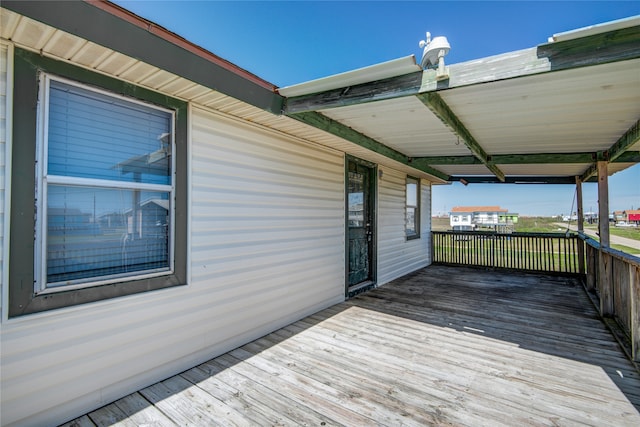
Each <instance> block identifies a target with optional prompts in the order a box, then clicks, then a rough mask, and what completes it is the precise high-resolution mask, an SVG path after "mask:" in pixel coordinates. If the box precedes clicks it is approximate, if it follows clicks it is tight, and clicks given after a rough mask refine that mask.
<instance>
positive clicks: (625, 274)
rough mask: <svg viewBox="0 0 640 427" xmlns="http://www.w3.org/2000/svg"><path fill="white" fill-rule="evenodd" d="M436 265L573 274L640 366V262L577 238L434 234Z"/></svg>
mask: <svg viewBox="0 0 640 427" xmlns="http://www.w3.org/2000/svg"><path fill="white" fill-rule="evenodd" d="M431 234H432V239H431V254H432V260H433V263H434V264H447V265H465V266H479V267H487V268H505V269H514V270H524V271H538V272H544V273H569V274H576V275H579V276H580V277H582V278H583V279H584V283H585V288H586V289H587V291H588V292H589V294H590V295H591V296H592V297H593V299H594V300H595V304H596V306H597V307H598V309H599V311H600V314H601V315H602V317H604V318H609V319H613V320H615V324H616V325H618V326H619V329H621V332H622V335H623V337H622V340H623V341H627V342H623V347H625V349H627V350H629V351H630V354H629V356H630V357H631V358H632V359H633V360H634V361H636V362H640V259H639V258H637V257H634V256H632V255H629V254H626V253H624V252H621V251H617V250H615V249H610V248H602V247H600V244H599V243H598V242H596V241H595V240H593V239H591V238H589V237H587V236H585V235H584V234H576V233H510V234H501V233H491V232H478V231H467V232H465V231H433V232H432V233H431Z"/></svg>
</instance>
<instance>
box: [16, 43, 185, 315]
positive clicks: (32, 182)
mask: <svg viewBox="0 0 640 427" xmlns="http://www.w3.org/2000/svg"><path fill="white" fill-rule="evenodd" d="M14 67H15V96H14V138H13V139H14V144H13V158H12V191H11V207H12V209H11V241H10V259H9V264H10V269H9V274H10V277H9V316H11V317H13V316H19V315H23V314H28V313H34V312H38V311H43V310H49V309H54V308H60V307H66V306H70V305H76V304H82V303H85V302H91V301H98V300H101V299H105V298H113V297H118V296H123V295H129V294H133V293H138V292H145V291H150V290H154V289H160V288H165V287H169V286H175V285H181V284H186V234H187V220H186V218H187V212H186V209H187V199H186V196H187V195H186V192H187V185H186V179H187V178H186V173H187V172H186V165H187V151H186V150H187V148H186V147H187V143H186V142H187V141H186V135H187V120H186V113H187V108H186V104H185V103H184V102H182V101H179V100H175V99H173V98H170V97H167V96H164V95H161V94H158V93H155V92H151V91H149V90H146V89H143V88H140V87H135V86H132V85H131V84H128V83H126V82H121V81H118V80H115V79H112V78H109V77H105V76H101V75H99V74H95V73H92V72H90V71H88V70H83V69H80V68H77V67H75V66H73V65H70V64H66V63H61V62H58V61H54V60H51V59H48V58H44V57H41V56H39V55H37V54H33V53H31V52H27V51H23V50H21V49H16V55H15V65H14ZM36 106H37V107H36ZM28 236H33V238H31V239H29V238H28Z"/></svg>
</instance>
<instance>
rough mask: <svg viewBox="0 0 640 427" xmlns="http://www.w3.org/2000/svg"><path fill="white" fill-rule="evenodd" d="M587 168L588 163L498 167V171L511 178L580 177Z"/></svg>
mask: <svg viewBox="0 0 640 427" xmlns="http://www.w3.org/2000/svg"><path fill="white" fill-rule="evenodd" d="M589 166H591V165H590V164H589V163H568V164H564V163H551V164H528V165H500V170H502V171H503V172H504V173H505V174H506V175H512V176H580V175H582V174H583V173H584V172H585V171H586V170H587V169H588V168H589Z"/></svg>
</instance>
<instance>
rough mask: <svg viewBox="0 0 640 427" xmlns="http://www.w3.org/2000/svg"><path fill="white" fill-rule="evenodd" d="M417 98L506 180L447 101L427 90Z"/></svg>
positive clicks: (479, 158)
mask: <svg viewBox="0 0 640 427" xmlns="http://www.w3.org/2000/svg"><path fill="white" fill-rule="evenodd" d="M417 98H418V99H419V100H420V101H422V102H423V103H424V105H426V106H427V107H428V108H429V109H430V110H431V111H432V112H433V114H435V115H436V116H437V117H438V118H439V119H440V120H441V121H442V123H444V124H445V125H446V126H447V127H449V128H450V129H451V130H452V131H453V132H454V133H455V134H456V135H458V136H460V138H462V140H463V141H464V144H465V145H466V146H467V148H468V149H469V150H470V151H471V153H472V154H473V155H474V156H476V157H477V158H478V160H480V162H481V163H482V164H483V165H485V166H486V167H487V169H489V170H490V171H491V172H493V173H494V175H495V176H496V177H498V179H499V180H500V181H503V182H504V180H505V176H504V173H503V172H502V171H501V170H500V168H498V167H497V166H496V165H495V164H493V163H491V162H490V161H489V159H488V157H489V156H488V155H487V153H486V152H485V151H484V149H483V148H482V147H481V146H480V144H479V143H478V141H476V139H475V138H474V137H473V135H471V132H469V130H467V128H466V127H465V125H464V124H463V123H462V121H460V119H458V117H457V116H456V115H455V114H454V113H453V111H451V109H450V108H449V106H448V105H447V103H446V102H444V100H443V99H442V97H441V96H440V95H439V94H437V93H436V92H425V93H421V94H419V95H417Z"/></svg>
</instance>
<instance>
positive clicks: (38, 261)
mask: <svg viewBox="0 0 640 427" xmlns="http://www.w3.org/2000/svg"><path fill="white" fill-rule="evenodd" d="M51 81H58V82H61V83H65V84H68V85H71V86H76V87H79V88H82V89H85V90H89V91H92V92H95V93H98V94H102V95H104V96H108V97H111V98H115V99H120V100H123V101H126V102H129V103H133V104H139V105H141V106H145V107H147V108H152V109H155V110H158V111H162V112H166V113H169V114H170V115H171V124H170V126H171V129H170V131H171V153H172V155H171V172H170V175H171V183H170V184H147V183H136V182H123V181H114V180H106V179H104V180H103V179H94V178H78V177H69V176H60V175H49V174H48V171H47V163H48V158H47V153H48V129H49V126H48V123H49V90H50V84H51ZM37 120H38V130H37V137H36V193H35V194H36V230H35V254H34V255H35V259H34V260H35V262H34V270H35V271H34V279H35V280H34V292H35V293H36V294H47V293H56V292H62V291H68V290H73V289H82V288H88V287H93V286H99V285H106V284H111V283H118V282H123V281H130V280H138V279H146V278H151V277H158V276H164V275H170V274H173V273H174V270H175V209H176V199H175V180H176V155H175V154H176V146H175V133H176V117H175V112H174V111H173V110H170V109H166V108H162V107H159V106H157V105H154V104H151V103H148V102H143V101H140V100H136V99H134V98H129V97H124V96H121V95H118V94H116V93H113V92H110V91H106V90H102V89H98V88H95V87H92V86H88V85H85V84H82V83H78V82H75V81H73V80H69V79H65V78H62V77H59V76H55V75H52V74H47V73H42V74H41V76H40V85H39V93H38V112H37ZM49 184H61V185H66V186H83V187H98V188H105V189H106V188H108V189H122V190H142V191H161V192H165V193H169V267H167V268H160V269H153V270H145V271H142V272H132V273H120V274H113V275H109V276H96V277H93V278H86V279H80V280H77V281H76V282H77V283H74V284H69V285H60V284H59V283H47V274H46V272H47V218H48V216H47V188H48V185H49ZM53 285H55V286H53Z"/></svg>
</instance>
